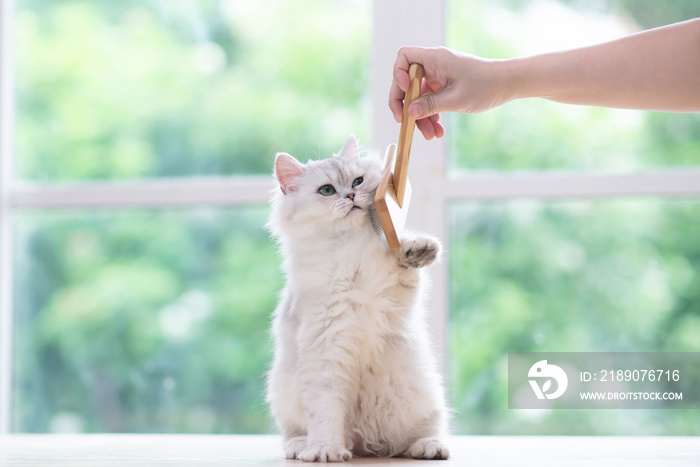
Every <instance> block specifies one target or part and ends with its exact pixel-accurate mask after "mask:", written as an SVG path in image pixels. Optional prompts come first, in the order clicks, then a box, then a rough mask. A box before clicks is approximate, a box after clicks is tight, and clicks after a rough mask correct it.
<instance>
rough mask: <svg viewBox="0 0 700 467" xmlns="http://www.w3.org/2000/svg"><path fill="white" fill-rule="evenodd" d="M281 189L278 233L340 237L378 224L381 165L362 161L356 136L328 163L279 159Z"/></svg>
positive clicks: (275, 209) (276, 201)
mask: <svg viewBox="0 0 700 467" xmlns="http://www.w3.org/2000/svg"><path fill="white" fill-rule="evenodd" d="M274 174H275V178H276V179H277V181H278V182H279V191H277V190H276V191H277V192H276V194H275V195H274V196H273V202H272V217H271V219H270V228H271V230H272V232H273V233H274V234H276V235H279V234H282V233H284V234H287V235H291V236H293V237H310V238H313V237H316V236H320V235H334V234H337V233H342V232H346V231H348V230H352V229H354V228H357V227H358V226H360V225H363V224H365V223H371V222H372V216H374V193H375V191H376V189H377V186H378V185H379V181H380V178H381V164H380V162H379V160H378V159H377V158H375V157H373V156H364V157H360V152H359V148H358V145H357V141H356V140H355V137H354V136H353V135H350V136H349V137H348V140H347V141H346V143H345V146H343V149H342V150H341V151H340V152H339V153H338V154H335V155H334V156H333V157H330V158H328V159H322V160H317V161H309V162H307V163H306V164H302V163H301V162H299V161H298V160H296V159H295V158H294V157H292V156H290V155H289V154H286V153H278V154H277V157H276V159H275V172H274Z"/></svg>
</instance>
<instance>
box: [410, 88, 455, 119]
mask: <svg viewBox="0 0 700 467" xmlns="http://www.w3.org/2000/svg"><path fill="white" fill-rule="evenodd" d="M454 94H455V90H454V88H452V87H449V86H448V87H446V88H445V89H443V90H442V91H440V92H435V93H427V94H423V95H422V96H420V97H419V98H418V99H416V100H414V101H413V102H412V103H411V105H410V107H409V108H408V114H409V115H410V116H411V117H412V118H415V119H416V120H418V119H420V118H427V117H430V116H431V115H435V114H438V113H440V112H446V111H451V110H454V109H453V107H454V103H455V102H456V96H455V95H454Z"/></svg>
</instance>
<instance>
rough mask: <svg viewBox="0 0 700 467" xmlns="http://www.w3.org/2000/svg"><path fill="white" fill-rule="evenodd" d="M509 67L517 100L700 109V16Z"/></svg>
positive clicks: (515, 61)
mask: <svg viewBox="0 0 700 467" xmlns="http://www.w3.org/2000/svg"><path fill="white" fill-rule="evenodd" d="M505 65H506V66H508V67H509V68H510V77H511V78H510V79H511V83H510V85H509V86H508V88H509V92H510V93H511V96H510V97H511V98H512V99H518V98H524V97H542V98H546V99H550V100H553V101H557V102H562V103H569V104H582V105H594V106H604V107H619V108H629V109H646V110H663V111H677V112H689V111H690V112H693V111H700V19H695V20H690V21H686V22H683V23H677V24H672V25H669V26H665V27H662V28H657V29H651V30H648V31H644V32H641V33H638V34H634V35H631V36H627V37H624V38H622V39H619V40H616V41H612V42H606V43H603V44H599V45H594V46H591V47H585V48H580V49H574V50H568V51H564V52H556V53H550V54H543V55H536V56H532V57H525V58H519V59H513V60H507V61H505ZM508 100H510V99H508Z"/></svg>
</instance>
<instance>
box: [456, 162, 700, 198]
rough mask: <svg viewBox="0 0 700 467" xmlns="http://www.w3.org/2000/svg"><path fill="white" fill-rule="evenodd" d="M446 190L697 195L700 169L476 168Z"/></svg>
mask: <svg viewBox="0 0 700 467" xmlns="http://www.w3.org/2000/svg"><path fill="white" fill-rule="evenodd" d="M445 192H446V196H447V198H449V199H454V200H459V199H464V200H488V199H513V198H594V197H595V198H614V197H620V196H697V195H700V169H696V168H688V169H659V170H645V171H638V172H629V173H601V172H598V173H585V172H578V173H576V172H513V173H503V172H500V173H478V172H475V173H471V174H463V175H456V176H454V177H450V178H449V179H448V180H447V183H446V190H445Z"/></svg>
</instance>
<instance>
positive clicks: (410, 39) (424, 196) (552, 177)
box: [0, 0, 700, 435]
mask: <svg viewBox="0 0 700 467" xmlns="http://www.w3.org/2000/svg"><path fill="white" fill-rule="evenodd" d="M372 3H373V5H372V14H373V18H372V39H371V58H370V96H371V97H370V106H371V117H372V122H373V124H372V128H373V135H372V141H371V146H372V147H373V148H375V149H379V150H383V148H385V147H386V146H387V145H388V144H390V143H392V142H395V141H396V138H397V136H398V124H396V123H395V122H394V120H393V118H392V117H391V114H390V112H389V110H388V106H387V95H388V89H389V84H390V77H391V72H392V65H393V63H394V59H395V57H396V51H397V49H398V48H399V47H400V46H402V45H407V44H410V45H421V46H438V45H443V44H444V38H445V19H444V15H445V0H435V1H434V2H431V7H430V8H425V3H424V2H422V1H420V0H385V1H380V0H373V2H372ZM14 11H15V0H4V1H3V2H0V435H2V434H6V433H10V432H11V431H12V423H11V420H12V399H13V397H12V390H13V382H12V377H13V370H12V362H13V355H12V351H13V297H12V293H13V264H12V262H13V250H12V225H13V215H14V213H16V212H21V211H22V210H25V209H67V208H116V207H121V208H124V207H154V208H157V207H165V206H167V207H181V206H192V205H222V206H230V205H245V204H261V203H267V202H268V198H269V193H270V190H271V189H272V188H273V186H274V183H273V181H272V179H271V177H265V176H250V177H242V176H233V177H187V178H184V177H183V178H170V179H144V180H140V181H119V182H112V181H105V182H85V183H81V182H76V183H27V182H21V181H17V180H15V179H14V170H13V157H14V99H15V97H14V56H13V37H14V36H13V23H12V21H13V16H14ZM448 137H449V135H448ZM446 151H447V145H446V143H445V141H443V140H433V141H425V140H424V139H423V138H421V137H416V138H415V139H414V142H413V148H412V152H413V153H414V154H416V155H417V156H414V157H413V160H412V162H411V167H410V170H409V173H410V174H411V180H412V183H413V187H414V197H413V201H412V206H411V210H410V213H409V218H408V224H409V225H410V226H412V227H415V228H417V229H419V230H423V231H427V232H430V233H432V234H433V235H436V236H437V237H438V238H440V239H442V241H443V242H444V243H445V244H448V242H449V238H447V236H448V232H449V230H448V222H447V220H448V218H447V208H448V206H449V203H450V202H453V201H464V200H471V201H480V200H494V199H498V200H508V199H518V198H538V199H541V198H548V199H572V198H573V199H582V198H606V199H615V198H618V197H625V196H655V197H668V196H671V197H675V196H686V197H698V196H700V168H687V169H676V168H673V169H668V168H660V169H650V170H644V171H638V172H629V173H607V172H553V171H541V172H536V171H535V172H495V173H492V172H489V173H488V174H486V173H479V172H474V173H469V172H467V173H460V174H451V173H448V171H447V164H446V160H447V158H446ZM446 256H447V255H446ZM448 267H449V258H448V257H445V258H444V259H443V261H442V262H441V263H439V264H437V265H435V266H432V267H431V271H430V274H431V276H432V284H433V285H432V292H431V300H430V304H431V307H430V323H431V324H430V327H429V329H430V333H431V338H432V339H433V342H434V344H435V348H436V350H437V359H438V363H439V365H440V368H441V370H442V373H443V376H444V377H445V379H446V380H447V379H448V378H447V376H448V371H447V370H448V366H447V363H448V352H447V348H448V323H449V275H448Z"/></svg>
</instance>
